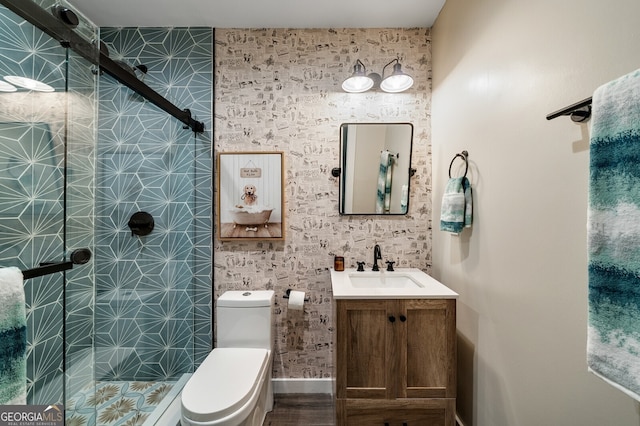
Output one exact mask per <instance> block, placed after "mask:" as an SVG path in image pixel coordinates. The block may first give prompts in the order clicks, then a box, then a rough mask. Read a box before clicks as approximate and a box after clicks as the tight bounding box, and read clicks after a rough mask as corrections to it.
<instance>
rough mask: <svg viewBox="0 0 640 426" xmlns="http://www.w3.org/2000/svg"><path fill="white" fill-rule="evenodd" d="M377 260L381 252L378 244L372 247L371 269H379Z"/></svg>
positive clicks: (380, 257)
mask: <svg viewBox="0 0 640 426" xmlns="http://www.w3.org/2000/svg"><path fill="white" fill-rule="evenodd" d="M378 260H382V252H381V251H380V246H379V245H377V244H376V245H375V246H374V247H373V269H372V271H379V270H380V268H379V267H378Z"/></svg>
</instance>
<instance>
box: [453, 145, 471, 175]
mask: <svg viewBox="0 0 640 426" xmlns="http://www.w3.org/2000/svg"><path fill="white" fill-rule="evenodd" d="M458 157H460V158H462V159H463V160H464V176H462V177H467V171H469V160H468V157H469V153H468V152H467V151H462V152H461V153H459V154H456V155H455V156H454V157H453V159H452V160H451V163H450V164H449V179H451V167H452V166H453V162H454V161H456V158H458Z"/></svg>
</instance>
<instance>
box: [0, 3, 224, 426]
mask: <svg viewBox="0 0 640 426" xmlns="http://www.w3.org/2000/svg"><path fill="white" fill-rule="evenodd" d="M30 2H31V0H22V3H30ZM10 3H15V1H9V0H7V1H5V0H0V4H1V6H0V22H1V23H2V25H0V57H1V58H2V59H0V267H6V266H17V267H19V268H20V269H22V270H27V269H31V268H34V267H37V266H38V265H39V264H43V263H50V262H57V263H59V262H64V261H66V260H67V259H68V258H69V257H70V256H71V253H73V252H74V250H76V249H78V248H87V249H89V250H90V251H91V252H92V256H91V259H90V260H89V261H88V262H86V263H85V264H77V265H73V268H71V269H68V270H65V271H61V272H55V273H51V274H47V275H43V276H40V277H34V278H29V279H25V281H24V289H25V298H26V304H27V306H26V307H27V334H28V337H27V378H26V381H27V392H28V394H27V403H28V404H63V405H64V408H65V418H66V422H65V423H66V424H68V425H99V424H109V425H115V424H123V425H124V424H145V423H146V424H153V422H154V420H155V419H157V418H158V416H159V415H160V414H161V413H162V411H163V409H165V408H166V407H167V406H168V404H169V403H170V402H171V401H172V399H173V398H175V397H176V395H177V394H178V393H179V391H180V389H181V386H182V385H183V384H184V382H185V381H186V379H187V378H188V377H189V374H190V373H191V372H193V371H194V369H195V368H196V367H197V366H198V365H199V364H200V362H201V361H202V360H203V359H204V358H205V357H206V355H207V354H208V352H209V351H210V349H211V344H212V304H211V300H212V297H211V295H212V283H211V273H212V271H211V269H212V258H213V254H212V250H213V249H212V233H213V230H212V212H211V209H212V204H211V200H212V192H213V190H212V167H213V165H212V152H211V150H212V148H211V143H210V141H209V140H208V132H207V131H198V132H195V131H192V130H191V129H189V128H186V129H185V124H184V122H181V121H180V120H177V119H175V118H174V117H172V116H170V115H169V114H167V112H166V108H165V107H164V106H160V107H159V106H158V103H156V102H149V101H148V100H147V95H146V94H145V93H142V95H141V94H140V93H137V92H136V91H134V90H132V89H131V88H130V87H129V85H128V84H123V82H122V81H119V80H118V79H116V78H113V76H112V75H111V74H110V73H109V72H103V70H102V69H101V66H100V47H102V52H103V54H104V52H105V50H106V51H108V52H110V53H109V55H110V58H111V60H113V61H117V62H118V63H119V64H124V65H123V67H124V69H127V68H128V67H129V66H130V67H131V68H130V71H132V72H131V74H132V75H136V68H135V67H136V66H137V65H140V64H144V66H145V69H146V70H147V72H146V73H145V74H144V76H136V78H144V82H145V85H147V86H149V87H152V88H153V90H155V91H156V92H157V93H159V95H160V96H161V97H162V98H165V99H169V100H170V101H172V102H175V103H177V104H184V106H186V107H188V108H189V109H190V110H191V113H193V114H196V115H197V116H198V118H199V120H202V121H204V122H211V118H212V117H211V114H212V105H211V103H212V90H213V89H212V87H213V83H212V82H213V65H212V62H213V57H212V56H213V54H212V52H213V46H212V39H213V34H212V30H211V29H201V28H155V29H154V28H151V29H141V28H130V29H127V28H103V29H99V28H97V27H95V26H94V25H93V24H92V23H91V22H90V21H89V20H88V19H86V18H85V17H84V16H82V14H81V13H80V11H77V10H75V11H73V10H71V9H72V7H71V6H68V7H69V11H66V8H67V6H65V4H64V3H61V2H59V1H52V0H38V1H37V6H38V7H39V8H40V9H41V10H42V11H44V12H46V13H47V14H50V15H56V14H57V19H60V20H61V22H62V24H61V25H64V26H65V27H71V28H73V32H74V33H75V34H77V35H79V36H80V37H81V38H82V39H83V40H86V41H87V43H90V44H91V45H93V46H95V49H94V50H91V51H89V52H87V51H84V52H78V51H77V50H74V48H73V47H74V46H73V43H68V42H65V41H64V40H58V39H56V38H55V37H52V36H51V35H50V34H49V32H48V31H47V30H46V29H45V30H43V29H42V28H41V27H40V25H41V22H40V23H37V22H36V23H33V22H30V21H29V20H27V19H25V18H24V16H20V15H19V14H18V13H17V12H15V11H14V10H13V9H12V8H11V7H10ZM34 5H35V3H34ZM61 8H62V9H64V10H65V12H64V16H61V15H60V14H59V12H60V10H61ZM68 20H70V21H71V22H68ZM100 41H101V42H100ZM194 44H195V45H196V46H197V47H194ZM127 64H128V65H127ZM127 71H129V70H127ZM169 104H170V102H169ZM188 124H189V123H188ZM198 130H202V129H198ZM140 212H145V213H148V214H149V215H150V217H152V218H153V221H154V227H153V230H152V231H151V232H150V233H148V234H144V233H134V232H132V229H131V228H130V227H129V226H128V224H129V221H130V220H131V217H132V216H133V215H134V214H136V213H140Z"/></svg>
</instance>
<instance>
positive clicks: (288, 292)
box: [282, 288, 309, 302]
mask: <svg viewBox="0 0 640 426" xmlns="http://www.w3.org/2000/svg"><path fill="white" fill-rule="evenodd" d="M292 291H293V290H292V289H290V288H288V289H287V291H285V292H284V293H285V294H284V296H282V298H283V299H288V298H289V294H290V293H291V292H292ZM304 301H305V302H308V301H309V298H308V297H305V298H304Z"/></svg>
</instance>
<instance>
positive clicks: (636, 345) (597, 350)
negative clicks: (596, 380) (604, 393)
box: [587, 70, 640, 400]
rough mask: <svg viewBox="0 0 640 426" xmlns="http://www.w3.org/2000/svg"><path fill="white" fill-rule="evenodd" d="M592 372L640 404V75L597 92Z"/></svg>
mask: <svg viewBox="0 0 640 426" xmlns="http://www.w3.org/2000/svg"><path fill="white" fill-rule="evenodd" d="M592 108H593V119H592V127H591V141H590V163H591V164H590V178H589V208H588V247H589V270H588V278H589V321H588V334H587V364H588V368H589V371H591V372H592V373H594V374H596V375H597V376H599V377H601V378H602V379H604V380H605V381H606V382H608V383H609V384H611V385H613V386H614V387H616V388H618V389H619V390H621V391H623V392H625V393H626V394H628V395H629V396H631V397H632V398H635V399H637V400H640V167H638V164H640V70H638V71H635V72H633V73H631V74H627V75H625V76H623V77H621V78H619V79H617V80H614V81H612V82H610V83H607V84H605V85H603V86H601V87H599V88H598V89H597V90H596V91H595V92H594V94H593V106H592Z"/></svg>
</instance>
